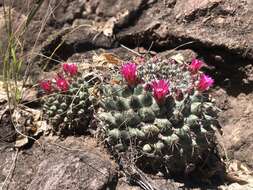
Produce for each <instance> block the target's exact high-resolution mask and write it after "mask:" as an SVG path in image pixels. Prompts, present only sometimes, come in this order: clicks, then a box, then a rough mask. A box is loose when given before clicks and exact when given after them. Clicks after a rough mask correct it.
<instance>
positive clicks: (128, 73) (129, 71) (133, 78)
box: [121, 62, 137, 86]
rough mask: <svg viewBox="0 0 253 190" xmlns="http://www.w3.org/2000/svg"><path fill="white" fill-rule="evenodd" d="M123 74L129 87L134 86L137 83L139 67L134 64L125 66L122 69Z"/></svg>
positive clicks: (130, 63)
mask: <svg viewBox="0 0 253 190" xmlns="http://www.w3.org/2000/svg"><path fill="white" fill-rule="evenodd" d="M121 74H122V76H123V78H124V79H125V80H126V81H127V83H128V85H130V86H132V85H135V84H136V83H137V66H136V64H134V63H132V62H128V63H126V64H124V65H123V66H122V68H121Z"/></svg>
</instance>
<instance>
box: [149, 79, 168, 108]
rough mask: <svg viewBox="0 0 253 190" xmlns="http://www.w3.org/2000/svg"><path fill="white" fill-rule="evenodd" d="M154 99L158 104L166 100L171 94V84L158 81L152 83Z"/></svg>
mask: <svg viewBox="0 0 253 190" xmlns="http://www.w3.org/2000/svg"><path fill="white" fill-rule="evenodd" d="M152 89H153V95H154V98H155V99H156V101H157V102H158V103H161V102H163V101H164V100H165V96H166V95H167V94H168V93H169V83H168V82H166V81H165V80H157V81H153V82H152Z"/></svg>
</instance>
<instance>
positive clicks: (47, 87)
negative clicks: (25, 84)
mask: <svg viewBox="0 0 253 190" xmlns="http://www.w3.org/2000/svg"><path fill="white" fill-rule="evenodd" d="M40 87H41V88H42V89H43V90H44V91H45V92H47V93H50V92H51V91H52V84H51V81H50V80H44V81H41V82H40Z"/></svg>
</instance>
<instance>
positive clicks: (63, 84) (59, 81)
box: [55, 76, 69, 92]
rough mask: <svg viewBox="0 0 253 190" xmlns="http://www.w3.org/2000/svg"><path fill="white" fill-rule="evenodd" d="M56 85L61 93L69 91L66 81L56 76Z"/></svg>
mask: <svg viewBox="0 0 253 190" xmlns="http://www.w3.org/2000/svg"><path fill="white" fill-rule="evenodd" d="M55 80H56V85H57V87H58V88H59V89H60V90H61V91H64V92H65V91H67V90H68V89H69V83H68V81H67V80H66V79H65V78H64V77H62V76H58V77H57V78H56V79H55Z"/></svg>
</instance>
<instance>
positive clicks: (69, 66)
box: [62, 63, 78, 76]
mask: <svg viewBox="0 0 253 190" xmlns="http://www.w3.org/2000/svg"><path fill="white" fill-rule="evenodd" d="M62 67H63V70H64V72H65V73H67V74H69V75H70V76H74V75H76V74H77V72H78V67H77V65H76V64H75V63H64V64H63V65H62Z"/></svg>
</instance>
